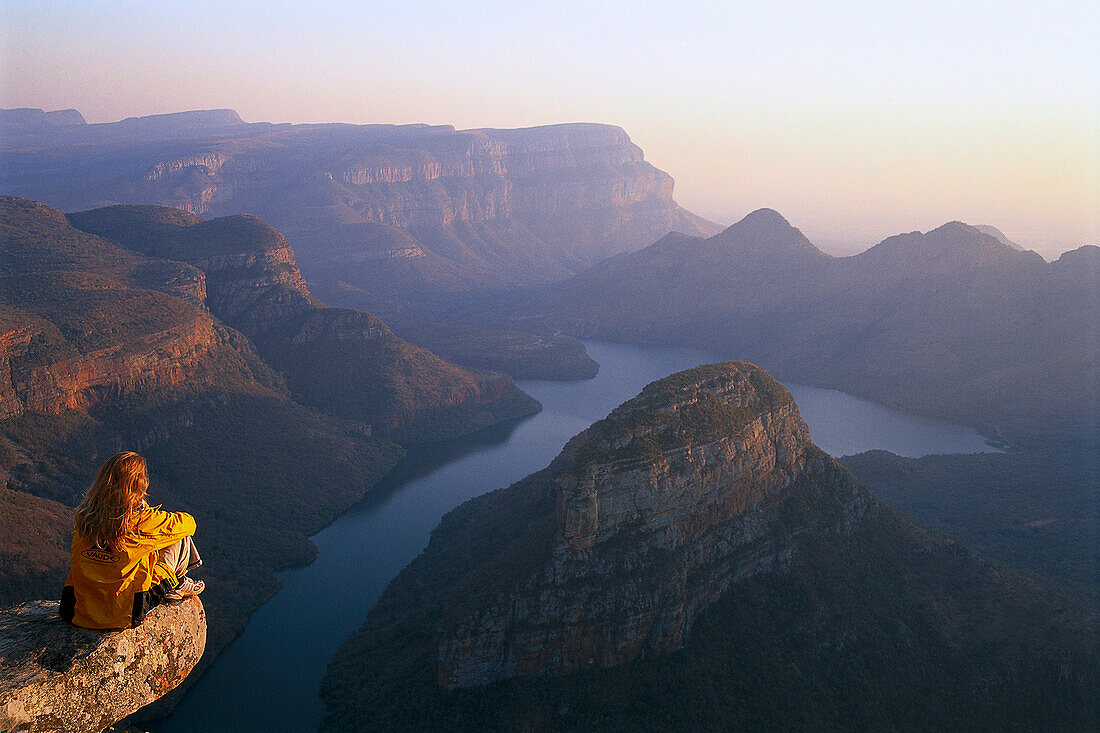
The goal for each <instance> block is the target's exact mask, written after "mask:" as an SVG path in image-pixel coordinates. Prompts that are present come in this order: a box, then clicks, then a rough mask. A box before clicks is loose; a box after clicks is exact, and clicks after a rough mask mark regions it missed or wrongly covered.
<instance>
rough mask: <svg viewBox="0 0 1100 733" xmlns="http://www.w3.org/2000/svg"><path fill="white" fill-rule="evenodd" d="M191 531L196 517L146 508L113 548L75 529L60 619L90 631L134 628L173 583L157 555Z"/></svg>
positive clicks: (171, 573) (172, 573) (172, 571)
mask: <svg viewBox="0 0 1100 733" xmlns="http://www.w3.org/2000/svg"><path fill="white" fill-rule="evenodd" d="M194 534H195V519H194V518H193V517H192V516H191V515H190V514H185V513H183V512H164V511H161V509H160V507H145V508H144V509H143V510H141V512H139V513H138V515H137V518H136V522H135V525H134V529H133V531H131V532H130V533H129V534H128V535H127V536H126V537H124V538H123V539H122V542H121V545H122V546H121V548H120V549H119V550H118V551H117V552H113V551H111V550H104V549H103V548H101V547H98V546H97V545H96V544H95V543H94V542H92V541H90V540H89V539H87V538H86V537H84V536H83V535H81V534H79V533H77V532H73V551H72V566H71V570H69V576H68V577H67V578H66V579H65V589H64V591H63V592H62V594H61V617H62V618H64V619H65V620H66V621H68V622H70V623H72V624H75V625H76V626H83V627H84V628H88V629H123V628H128V627H130V626H137V625H138V624H140V623H141V621H142V619H144V618H145V614H146V612H147V611H148V610H149V609H151V608H152V607H153V606H155V605H157V604H158V603H160V602H161V601H163V600H164V595H165V594H166V593H167V592H168V591H170V590H172V589H173V588H175V587H176V585H177V579H176V574H175V569H174V568H170V567H168V566H167V565H165V564H163V563H159V562H157V553H159V552H160V551H161V550H163V549H164V548H165V547H168V546H170V545H172V544H173V543H174V542H178V541H179V540H180V539H182V538H184V537H189V536H191V535H194Z"/></svg>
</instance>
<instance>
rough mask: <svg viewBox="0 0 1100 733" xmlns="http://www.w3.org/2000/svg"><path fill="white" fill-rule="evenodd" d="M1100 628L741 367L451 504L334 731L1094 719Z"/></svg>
mask: <svg viewBox="0 0 1100 733" xmlns="http://www.w3.org/2000/svg"><path fill="white" fill-rule="evenodd" d="M1095 620H1096V609H1095V606H1094V604H1090V603H1089V602H1088V600H1087V599H1083V598H1080V597H1074V596H1072V595H1071V594H1069V593H1066V592H1065V591H1063V590H1061V589H1058V588H1052V587H1042V588H1041V587H1039V585H1038V584H1037V583H1036V582H1034V581H1031V580H1029V579H1027V578H1023V577H1020V576H1016V575H1014V574H1012V573H1011V572H1008V571H1005V570H1004V569H1003V568H999V567H997V566H994V565H991V564H990V563H988V562H986V561H984V560H981V559H980V558H977V557H976V556H974V555H972V554H971V553H969V552H968V551H966V550H965V549H963V548H961V547H959V546H958V545H956V544H955V543H953V542H951V541H949V540H946V539H944V538H940V537H936V536H934V535H932V534H930V533H928V532H927V531H925V530H922V529H921V528H919V527H916V526H914V525H913V524H911V523H909V522H908V521H907V520H905V519H903V518H901V517H899V516H898V515H896V514H894V513H893V512H891V511H890V510H889V509H888V508H886V507H885V506H884V505H882V504H881V503H879V502H878V501H877V500H875V499H874V497H872V496H871V495H870V494H869V493H868V492H867V491H866V490H865V489H864V488H863V487H862V486H860V485H859V484H858V483H857V482H856V481H855V480H854V479H853V478H852V476H851V474H849V473H848V472H847V471H845V470H844V469H843V468H842V467H840V466H839V464H837V463H836V462H835V461H834V460H833V459H832V458H830V457H829V456H827V455H826V454H824V453H823V452H822V451H820V449H818V448H817V447H815V446H814V445H813V443H812V442H810V439H809V435H808V430H807V428H806V426H805V424H804V423H803V422H802V420H801V418H800V417H799V415H798V409H797V407H796V406H795V404H794V402H793V401H792V399H791V396H790V394H789V393H788V392H787V391H786V390H785V389H784V388H783V387H782V386H781V385H780V384H779V383H778V382H776V381H775V380H774V379H772V378H771V377H769V376H768V375H767V374H766V373H764V372H763V371H762V370H760V369H759V368H757V367H755V366H753V365H751V364H748V363H745V362H726V363H722V364H714V365H710V366H704V367H697V368H695V369H690V370H688V371H685V372H681V373H679V374H676V375H672V376H671V377H667V378H665V379H662V380H659V381H657V382H654V383H653V384H651V385H649V386H647V387H646V388H645V389H644V390H643V391H642V393H641V394H640V395H638V396H637V397H636V398H634V399H632V400H630V401H628V402H626V403H624V404H623V405H621V406H620V407H618V408H617V409H615V410H614V411H613V412H612V413H611V414H610V415H609V416H608V417H607V418H605V419H604V420H601V421H600V422H597V423H595V424H594V425H593V426H592V427H590V428H589V429H588V430H586V431H584V432H582V433H581V434H579V435H578V436H576V437H575V438H573V439H572V440H571V441H570V442H569V443H568V444H567V445H566V447H565V449H564V450H563V451H562V452H561V454H560V455H559V456H558V457H557V458H556V459H555V460H554V461H553V462H552V463H551V464H550V465H549V466H548V467H547V468H546V469H544V470H543V471H540V472H539V473H536V474H533V475H532V476H530V477H528V478H526V479H524V480H522V481H520V482H518V483H516V484H514V485H512V486H511V487H508V488H507V489H501V490H499V491H495V492H492V493H490V494H486V495H484V496H482V497H479V498H477V499H474V500H472V501H470V502H467V503H466V504H464V505H462V506H461V507H459V508H458V509H456V510H455V511H453V512H452V513H451V514H449V515H447V516H446V517H444V519H443V521H442V522H441V523H440V525H439V526H438V527H437V528H436V529H435V531H434V532H433V534H432V539H431V541H430V543H429V545H428V548H427V549H426V550H425V552H424V553H423V554H422V555H421V556H420V557H419V558H417V559H416V560H415V561H413V562H412V563H411V564H410V565H409V566H408V567H407V568H406V569H405V570H404V571H402V573H401V574H400V575H399V576H398V577H397V578H396V579H395V580H394V581H393V582H392V583H391V584H390V586H389V587H388V588H387V589H386V591H385V592H384V593H383V595H382V597H381V598H380V600H379V602H378V604H377V605H376V606H375V608H374V609H372V610H371V612H370V614H369V615H368V617H367V620H366V621H365V623H364V625H363V627H362V628H361V629H360V630H359V632H357V633H356V634H354V635H353V636H352V637H350V638H349V639H348V641H347V642H345V644H344V646H343V647H342V648H341V650H340V651H339V652H338V654H337V655H336V656H335V657H334V659H333V661H332V663H331V664H330V667H329V670H328V673H327V674H326V677H325V681H324V683H323V686H322V695H323V697H324V698H325V700H326V705H327V710H326V717H325V724H324V728H325V729H328V730H361V729H395V730H398V729H399V730H431V729H433V728H436V727H438V724H439V721H440V720H446V721H448V724H449V725H451V726H452V727H454V728H456V729H462V730H529V729H532V728H538V729H545V730H578V729H587V728H593V727H594V728H601V729H602V728H615V729H639V728H658V729H662V730H664V729H669V730H698V729H700V728H703V727H707V726H710V727H715V726H716V727H719V728H723V729H726V728H729V729H740V728H744V727H752V726H753V725H755V726H757V727H768V728H773V727H774V728H781V729H782V728H790V727H796V728H797V727H800V726H801V727H813V728H818V727H822V728H831V727H844V723H845V721H846V722H847V723H849V724H850V723H851V722H852V721H859V722H860V725H864V724H865V725H866V727H868V728H872V729H891V728H897V727H903V723H904V721H907V720H908V721H910V722H911V721H912V720H917V719H919V720H929V721H935V725H936V727H944V728H967V727H973V726H974V725H978V726H979V727H981V726H982V725H983V723H984V725H985V726H986V727H990V726H992V727H994V728H996V727H1002V726H1003V725H1008V724H1010V723H1011V722H1012V721H1015V722H1016V723H1019V721H1021V720H1023V721H1035V720H1039V719H1041V718H1040V717H1037V716H1042V715H1045V714H1046V712H1045V711H1049V710H1051V709H1058V710H1059V713H1058V715H1059V716H1064V720H1063V723H1064V724H1066V725H1069V727H1073V725H1075V724H1077V723H1076V722H1080V721H1085V720H1088V719H1089V718H1090V716H1091V715H1093V714H1094V711H1095V705H1093V704H1092V703H1091V702H1088V700H1089V699H1090V698H1089V695H1090V694H1091V693H1090V691H1091V690H1095V689H1096V687H1097V685H1098V684H1100V669H1098V668H1097V665H1096V661H1095V660H1096V657H1095V652H1096V650H1097V649H1098V648H1100V647H1098V640H1097V634H1096V631H1095ZM914 689H919V690H920V694H919V695H916V696H914V695H913V692H912V691H913V690H914ZM640 691H641V692H640ZM914 700H919V701H920V703H919V709H918V708H915V707H914V705H913V701H914ZM1052 706H1053V707H1052ZM922 715H923V716H924V717H921V716H922ZM799 721H800V723H799ZM1074 721H1076V722H1074ZM1026 724H1027V725H1030V724H1031V723H1026Z"/></svg>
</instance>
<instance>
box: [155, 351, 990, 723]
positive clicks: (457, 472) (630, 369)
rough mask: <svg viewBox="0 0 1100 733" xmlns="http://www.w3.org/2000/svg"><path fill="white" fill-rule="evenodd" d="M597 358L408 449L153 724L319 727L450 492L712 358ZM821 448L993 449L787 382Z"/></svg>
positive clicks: (517, 472)
mask: <svg viewBox="0 0 1100 733" xmlns="http://www.w3.org/2000/svg"><path fill="white" fill-rule="evenodd" d="M586 346H587V347H588V353H589V354H591V355H592V358H594V359H595V360H596V361H597V362H599V364H600V373H599V376H597V377H596V378H595V379H591V380H587V381H584V382H542V381H538V382H533V381H532V382H521V383H520V387H522V388H523V390H524V391H526V392H527V393H528V394H530V395H532V396H534V397H535V398H536V399H538V400H539V401H540V402H541V403H542V405H543V410H542V412H540V413H539V414H538V415H535V416H533V417H530V418H527V419H525V420H523V421H520V422H519V423H518V424H511V425H507V426H502V427H499V428H495V429H492V430H489V431H486V432H484V433H482V434H480V435H478V436H476V437H475V438H473V439H466V440H462V441H456V442H455V443H453V444H448V445H444V446H436V447H433V448H430V449H424V450H420V451H417V452H415V453H410V454H409V457H408V458H406V460H405V461H404V462H403V463H402V465H401V466H399V467H398V468H397V469H395V471H394V472H393V473H392V474H391V475H390V476H388V477H387V478H386V479H385V480H384V481H383V483H382V484H381V485H380V486H379V487H377V489H376V490H375V491H374V492H372V495H371V497H369V498H368V499H366V500H364V501H363V502H362V503H360V504H359V505H357V506H356V507H354V508H353V509H351V510H350V511H349V512H347V513H346V514H344V515H343V516H342V517H340V518H339V519H337V520H336V521H335V522H333V524H331V525H330V526H329V527H328V528H326V529H324V530H322V531H321V532H320V533H318V534H317V535H316V536H314V537H313V541H314V543H316V545H317V548H318V550H319V552H318V555H317V559H316V560H315V561H314V562H313V563H312V564H311V565H308V566H306V567H302V568H293V569H290V570H286V571H283V572H281V573H279V578H280V580H281V581H282V588H281V589H280V590H279V592H278V593H277V594H276V595H275V596H274V597H273V598H272V599H271V600H270V601H268V602H267V603H266V604H264V605H263V606H261V607H260V609H259V610H258V611H256V613H255V614H254V615H253V616H252V618H251V620H250V621H249V623H248V626H247V627H246V628H245V630H244V633H243V634H242V635H241V636H240V637H239V638H238V639H237V640H235V641H234V642H233V643H232V644H230V645H229V646H228V647H226V648H225V649H224V650H223V651H222V653H221V655H220V656H219V657H218V659H217V661H216V662H215V663H214V665H213V666H211V667H210V669H208V670H207V672H206V674H204V675H203V677H202V678H201V679H200V680H199V682H198V683H197V684H196V685H195V686H194V687H193V688H192V689H191V690H190V691H189V692H188V694H187V696H186V697H185V698H184V700H183V702H182V704H181V705H180V706H179V707H178V708H177V709H176V711H175V712H174V713H173V715H172V716H171V717H170V718H168V719H167V720H163V721H159V722H158V723H157V724H154V725H152V726H150V729H151V730H153V731H156V732H157V733H168V732H170V731H179V732H181V733H184V732H187V733H190V732H191V731H203V730H234V731H273V730H288V731H298V730H302V731H306V730H315V729H316V728H317V725H318V723H319V722H320V719H321V714H322V712H323V706H322V704H321V700H320V698H319V697H318V689H319V686H320V680H321V677H322V675H323V674H324V671H325V667H326V665H327V664H328V661H329V659H331V658H332V655H333V654H335V652H336V650H337V648H338V647H339V646H340V644H341V642H342V641H343V640H344V639H345V638H346V637H347V636H348V634H350V633H351V632H352V631H354V630H355V629H357V628H358V627H359V625H360V624H361V623H362V621H363V619H364V618H365V617H366V615H367V611H368V610H370V607H371V606H372V605H374V602H375V601H376V600H377V599H378V596H379V595H380V594H381V593H382V590H383V589H384V588H385V586H386V584H387V583H388V582H389V581H390V579H392V578H393V577H394V576H395V575H396V574H397V573H398V572H399V571H400V570H401V569H402V568H403V567H404V566H405V565H407V564H408V563H409V562H410V561H411V560H412V559H413V558H414V557H416V556H417V555H418V554H419V553H420V551H421V550H422V549H423V548H424V546H425V545H426V544H427V542H428V536H429V534H430V533H431V530H432V529H433V528H434V527H435V525H436V524H438V523H439V520H440V518H441V517H442V516H443V514H445V513H446V512H447V511H449V510H450V509H452V508H454V507H455V506H457V505H458V504H461V503H462V502H464V501H466V500H467V499H470V498H473V497H475V496H478V495H480V494H483V493H485V492H487V491H491V490H492V489H495V488H499V487H502V486H507V485H509V484H511V483H513V482H514V481H517V480H519V479H521V478H523V477H524V476H526V475H527V474H529V473H531V472H533V471H536V470H538V469H540V468H543V467H544V466H546V464H548V463H549V462H550V460H551V459H553V458H554V456H556V455H557V454H558V451H560V450H561V448H562V446H563V445H564V444H565V442H566V441H567V440H568V439H569V438H571V437H572V436H573V435H575V434H577V433H578V432H580V431H581V430H583V429H585V428H586V427H588V426H589V425H590V424H591V423H592V422H594V421H595V420H598V419H599V418H602V417H604V416H605V415H606V414H607V413H608V412H610V411H611V410H612V408H614V407H615V406H617V405H618V404H620V403H621V402H623V401H625V400H627V399H629V398H630V397H633V396H634V395H635V394H637V393H638V392H639V391H640V390H641V388H642V387H643V386H645V385H646V384H647V383H649V382H651V381H653V380H654V379H659V378H660V377H663V376H665V375H668V374H671V373H673V372H676V371H679V370H681V369H686V368H688V367H691V366H695V365H697V364H702V363H707V362H709V361H713V359H711V358H710V357H708V356H707V355H706V354H704V353H702V352H698V351H693V350H689V349H665V348H654V347H632V346H621V345H617V344H607V343H601V342H587V343H586ZM787 386H788V388H789V389H790V391H791V393H792V394H793V395H794V397H795V399H796V400H797V402H798V405H799V409H800V410H801V412H802V416H803V418H804V419H805V420H806V423H807V424H808V425H809V426H810V431H811V434H812V436H813V439H814V442H816V443H817V444H818V445H819V446H821V448H823V449H824V450H826V451H828V452H829V453H832V454H833V455H838V456H839V455H847V454H851V453H858V452H861V451H864V450H868V449H871V448H885V449H887V450H891V451H893V452H895V453H898V454H900V455H906V456H919V455H925V454H928V453H971V452H978V451H990V450H993V449H992V448H991V447H990V446H988V445H987V444H986V443H985V441H983V440H982V438H981V436H979V435H978V434H977V433H976V432H974V431H973V430H971V429H969V428H964V427H961V426H958V425H952V424H950V423H945V422H940V421H936V420H929V419H927V418H922V417H916V416H913V415H908V414H905V413H902V412H898V411H896V410H890V409H888V408H884V407H882V406H880V405H877V404H875V403H873V402H867V401H866V400H860V399H857V398H855V397H852V396H851V395H847V394H844V393H842V392H836V391H832V390H823V389H816V388H813V387H805V386H801V385H787Z"/></svg>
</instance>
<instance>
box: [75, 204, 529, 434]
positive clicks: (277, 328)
mask: <svg viewBox="0 0 1100 733" xmlns="http://www.w3.org/2000/svg"><path fill="white" fill-rule="evenodd" d="M69 219H70V221H71V222H72V223H73V224H74V225H75V226H77V227H79V228H80V229H82V230H84V231H87V232H90V233H94V234H97V235H100V236H103V237H104V238H106V239H109V240H111V241H113V242H116V243H117V244H119V245H121V246H123V247H126V248H127V249H131V250H133V251H137V252H141V253H143V254H147V255H150V256H155V257H158V258H165V259H170V260H183V261H185V262H187V263H188V264H189V265H191V266H193V267H195V268H197V269H199V270H200V271H201V272H202V273H204V275H205V278H206V293H207V296H206V304H207V306H208V307H209V308H210V310H211V312H212V313H213V314H214V315H216V316H217V317H218V318H219V319H221V320H222V321H224V322H225V323H228V324H229V325H231V326H233V327H234V328H237V329H240V330H241V331H242V332H244V333H245V334H246V335H248V336H249V338H250V339H251V340H252V341H253V342H254V343H255V344H256V347H257V348H258V350H259V352H260V354H261V355H262V356H263V358H264V359H265V360H266V361H267V362H268V363H270V364H271V365H272V366H274V367H275V368H276V369H278V370H279V371H280V372H281V373H282V375H283V377H284V378H285V380H286V384H287V386H288V387H289V388H290V391H291V393H292V394H293V395H294V396H295V398H296V399H297V400H299V401H301V402H303V403H305V404H308V405H311V406H313V407H317V408H318V409H321V410H323V411H325V412H327V413H329V414H333V415H337V416H339V417H346V418H350V419H354V420H359V421H362V422H365V423H367V424H369V425H370V426H371V427H372V429H376V430H379V431H380V432H384V433H389V434H392V435H394V436H395V437H398V438H399V439H401V440H407V441H412V442H423V441H428V440H433V439H443V438H450V437H455V436H457V435H461V434H463V433H466V432H471V431H473V430H477V429H479V428H482V427H486V426H488V425H490V424H493V423H495V422H499V421H501V420H507V419H511V418H514V417H519V416H522V415H526V414H530V413H531V412H534V411H536V410H537V409H538V404H537V403H536V402H535V401H534V400H532V399H530V398H529V397H527V396H526V395H525V394H523V393H522V392H520V391H519V390H518V389H516V388H515V386H514V384H513V383H512V381H511V379H510V378H508V377H506V376H504V375H502V374H493V373H489V372H481V373H473V372H469V371H467V370H465V369H462V368H460V367H457V366H455V365H453V364H450V363H448V362H446V361H445V360H443V359H441V358H439V357H437V356H435V355H434V354H432V353H431V352H430V351H427V350H426V349H422V348H419V347H417V346H413V345H412V344H409V343H407V342H405V341H403V340H402V339H400V338H398V337H397V336H395V335H394V334H393V332H392V331H391V330H390V328H389V327H388V326H387V325H386V324H385V323H383V322H382V321H381V320H379V319H378V318H376V317H374V316H373V315H371V314H369V313H365V312H362V311H357V310H352V309H346V308H328V307H325V306H324V305H323V304H322V303H320V302H319V301H318V300H317V299H316V298H314V297H313V295H312V294H311V293H310V291H309V288H308V287H307V285H306V282H305V280H304V279H303V278H302V275H301V273H300V271H299V270H298V266H297V263H296V261H295V254H294V251H293V250H292V249H291V247H290V245H289V244H288V243H287V240H286V238H285V237H284V236H283V235H282V234H281V233H280V232H278V231H277V230H276V229H274V228H273V227H271V226H269V225H268V224H267V223H265V222H263V221H262V220H260V219H257V218H256V217H252V216H227V217H222V218H219V219H213V220H211V221H205V222H204V221H200V220H198V219H197V218H195V217H192V216H190V215H187V214H185V213H184V212H179V211H177V210H174V209H165V208H163V207H155V206H113V207H106V208H102V209H95V210H92V211H86V212H80V213H77V214H70V215H69Z"/></svg>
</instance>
